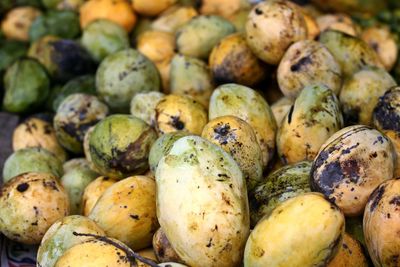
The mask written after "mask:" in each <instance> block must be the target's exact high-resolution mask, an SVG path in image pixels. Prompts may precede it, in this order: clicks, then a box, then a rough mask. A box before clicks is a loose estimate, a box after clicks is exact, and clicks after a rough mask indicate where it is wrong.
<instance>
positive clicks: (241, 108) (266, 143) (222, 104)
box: [208, 84, 276, 167]
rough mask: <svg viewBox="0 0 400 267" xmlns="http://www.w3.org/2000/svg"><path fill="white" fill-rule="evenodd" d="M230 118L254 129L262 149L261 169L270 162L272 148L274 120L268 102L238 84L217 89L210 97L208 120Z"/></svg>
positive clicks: (274, 130) (274, 132) (273, 145)
mask: <svg viewBox="0 0 400 267" xmlns="http://www.w3.org/2000/svg"><path fill="white" fill-rule="evenodd" d="M225 115H232V116H236V117H238V118H240V119H242V120H244V121H246V122H247V123H248V124H250V126H251V127H252V128H253V130H254V133H255V134H256V137H257V141H258V143H259V145H260V147H261V151H262V155H263V156H262V158H263V166H264V167H265V166H267V164H268V162H269V161H270V160H271V159H272V156H273V154H274V149H275V134H276V121H275V118H274V115H273V114H272V111H271V108H270V107H269V105H268V103H267V101H265V100H264V98H263V97H262V96H261V95H260V94H258V93H257V92H256V91H254V90H253V89H251V88H249V87H246V86H242V85H239V84H225V85H221V86H219V87H218V88H217V89H215V90H214V92H213V94H212V95H211V100H210V108H209V115H208V116H209V119H210V120H212V119H214V118H217V117H220V116H225Z"/></svg>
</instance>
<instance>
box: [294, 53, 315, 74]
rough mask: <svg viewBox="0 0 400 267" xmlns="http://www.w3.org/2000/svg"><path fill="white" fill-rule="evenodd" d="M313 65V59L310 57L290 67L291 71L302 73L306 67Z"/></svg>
mask: <svg viewBox="0 0 400 267" xmlns="http://www.w3.org/2000/svg"><path fill="white" fill-rule="evenodd" d="M311 63H312V60H311V57H309V56H307V57H303V58H301V59H300V60H299V61H298V62H297V63H295V64H293V65H292V66H290V70H291V71H293V72H297V71H300V70H301V69H302V68H303V67H304V66H306V65H308V64H311Z"/></svg>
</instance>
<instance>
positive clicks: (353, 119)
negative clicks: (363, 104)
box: [343, 107, 360, 126]
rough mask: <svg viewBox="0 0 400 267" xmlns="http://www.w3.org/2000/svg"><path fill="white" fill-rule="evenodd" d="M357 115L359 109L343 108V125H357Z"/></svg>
mask: <svg viewBox="0 0 400 267" xmlns="http://www.w3.org/2000/svg"><path fill="white" fill-rule="evenodd" d="M359 114H360V108H355V107H353V108H343V119H344V122H345V125H346V126H348V125H354V124H358V121H359Z"/></svg>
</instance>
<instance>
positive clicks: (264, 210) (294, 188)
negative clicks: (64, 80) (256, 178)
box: [249, 161, 312, 226]
mask: <svg viewBox="0 0 400 267" xmlns="http://www.w3.org/2000/svg"><path fill="white" fill-rule="evenodd" d="M311 164H312V162H310V161H302V162H298V163H296V164H291V165H287V166H284V167H281V168H279V169H278V170H276V171H274V172H272V173H271V174H269V175H268V176H267V177H266V178H265V180H264V181H262V182H260V183H259V185H258V186H257V187H256V188H255V189H254V190H253V191H252V192H250V196H249V198H250V219H251V224H252V225H253V226H255V225H256V224H257V222H258V221H260V220H261V218H262V217H263V216H264V215H266V214H270V213H271V212H272V211H273V210H274V208H276V206H278V205H279V204H280V203H282V202H283V201H285V200H287V199H289V198H292V197H295V196H298V195H300V194H303V193H307V192H310V191H311V188H310V171H311Z"/></svg>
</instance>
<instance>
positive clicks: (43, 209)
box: [0, 172, 69, 244]
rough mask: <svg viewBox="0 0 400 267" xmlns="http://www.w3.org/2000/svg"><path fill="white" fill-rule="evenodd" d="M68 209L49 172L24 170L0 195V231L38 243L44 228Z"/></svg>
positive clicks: (19, 240)
mask: <svg viewBox="0 0 400 267" xmlns="http://www.w3.org/2000/svg"><path fill="white" fill-rule="evenodd" d="M68 212H69V202H68V195H67V193H66V191H65V190H64V188H63V187H62V186H61V185H60V183H59V182H58V179H57V178H56V177H55V176H53V175H51V174H49V173H36V172H28V173H24V174H21V175H19V176H17V177H15V178H14V179H13V180H11V181H10V182H8V183H6V184H5V185H4V186H3V188H2V191H1V194H0V231H1V232H2V233H3V234H4V235H5V236H6V237H8V238H9V239H11V240H14V241H17V242H20V243H24V244H39V243H40V241H41V240H42V238H43V236H44V234H45V233H46V231H47V229H48V228H49V227H50V226H51V225H52V224H53V223H54V222H56V221H57V220H59V219H61V218H63V217H64V216H67V215H68Z"/></svg>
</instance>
